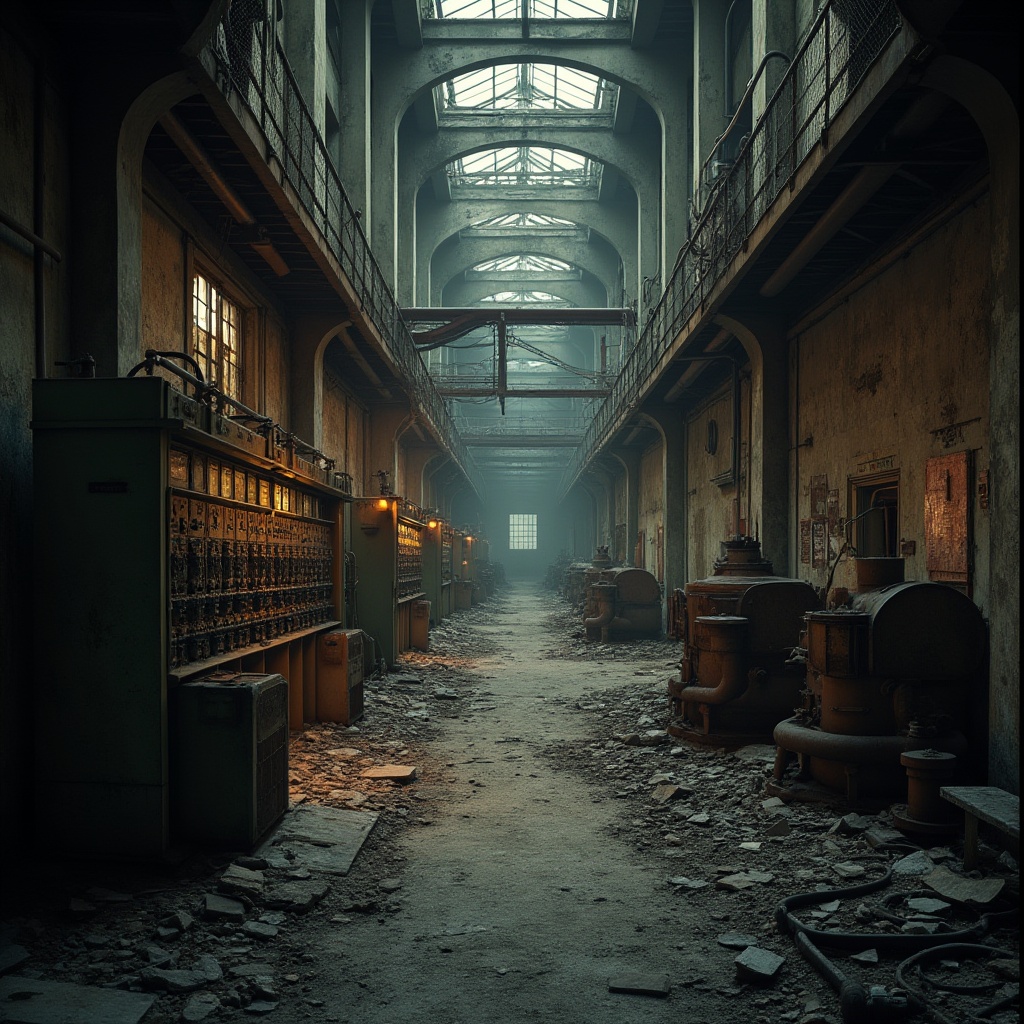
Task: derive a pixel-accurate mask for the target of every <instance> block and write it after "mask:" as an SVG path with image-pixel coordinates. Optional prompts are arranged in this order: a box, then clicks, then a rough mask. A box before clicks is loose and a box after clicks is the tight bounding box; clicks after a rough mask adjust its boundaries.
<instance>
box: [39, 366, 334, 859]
mask: <svg viewBox="0 0 1024 1024" xmlns="http://www.w3.org/2000/svg"><path fill="white" fill-rule="evenodd" d="M186 376H188V375H187V374H186ZM192 379H193V380H194V378H192ZM200 383H201V382H200ZM32 429H33V434H34V440H33V472H34V511H33V518H34V526H35V534H34V575H35V578H34V586H33V588H32V589H33V596H34V602H35V621H36V623H37V624H38V628H37V634H36V636H37V643H36V650H35V658H34V660H35V664H36V666H37V672H36V680H35V691H34V692H35V699H36V705H35V721H36V723H37V729H36V740H35V748H36V753H37V758H38V764H37V771H36V778H37V780H38V782H37V785H38V791H37V798H38V800H39V806H40V808H43V809H45V810H44V811H43V812H42V813H40V814H39V815H37V830H38V835H39V838H40V839H41V840H42V841H43V842H44V843H46V844H47V845H48V846H50V847H51V848H56V849H60V850H62V852H66V853H71V854H82V855H95V856H106V855H113V856H118V857H150V856H160V855H161V854H163V853H164V852H165V851H166V850H167V849H168V848H169V846H170V845H171V843H172V840H173V839H174V835H173V828H172V826H171V823H170V815H169V808H170V806H171V802H172V795H173V794H172V788H173V783H172V779H171V777H170V774H169V769H168V747H169V745H170V744H171V743H172V741H173V737H172V735H171V733H172V723H171V721H170V719H169V716H168V704H169V697H170V695H171V694H172V693H173V691H174V690H175V688H177V687H180V686H181V685H183V684H185V683H187V682H189V681H190V680H192V679H195V678H200V677H206V676H209V675H210V674H211V673H212V672H223V671H227V672H232V673H255V674H266V673H269V674H276V675H279V676H280V677H282V678H283V679H285V680H287V696H288V700H287V707H286V721H288V722H290V723H291V725H292V727H293V728H301V725H302V723H303V721H304V720H305V721H309V720H311V719H312V717H313V715H314V713H315V687H316V642H317V635H318V634H320V633H322V632H324V631H327V630H330V629H333V628H336V627H338V626H340V625H341V624H342V622H341V619H342V614H341V613H342V608H341V603H342V596H341V595H342V580H341V564H342V558H341V523H342V516H343V508H344V503H345V502H346V501H347V500H348V495H347V494H346V493H344V492H343V491H342V490H341V489H340V488H339V487H338V486H336V485H337V483H338V482H339V481H338V475H337V474H335V473H333V472H332V468H333V467H331V465H330V464H329V463H328V461H327V460H325V459H323V457H322V456H320V455H319V454H318V453H313V452H312V451H311V450H308V449H300V447H299V446H298V445H297V444H296V443H295V441H294V439H293V438H291V437H289V436H287V435H284V434H282V433H281V432H280V431H279V430H278V429H277V428H276V427H275V426H274V425H273V424H271V423H270V422H269V421H268V420H266V419H265V418H263V417H259V416H257V415H256V414H255V413H252V412H251V411H250V412H243V413H240V414H239V415H238V416H237V417H236V416H235V415H232V414H230V413H229V412H228V410H227V409H226V408H223V409H218V408H215V407H214V406H213V405H211V404H209V403H207V402H204V401H200V400H198V399H197V398H194V397H190V396H188V395H186V394H184V393H182V392H181V391H179V390H176V389H175V388H173V387H172V386H171V384H170V383H169V382H168V380H165V379H163V378H161V377H158V376H145V377H143V376H140V377H136V378H131V379H128V378H123V379H67V380H58V379H49V380H37V381H35V382H34V384H33V421H32ZM48 623H53V624H54V627H53V628H54V629H57V628H59V630H60V633H61V636H60V641H59V642H56V641H55V640H54V639H53V635H52V631H51V630H49V629H48V628H46V626H47V624H48ZM58 623H59V627H58V625H57V624H58ZM275 692H276V693H278V694H280V692H281V691H280V687H278V689H277V690H276V691H275ZM274 699H275V700H278V699H279V697H275V698H274ZM225 756H229V755H228V754H226V755H225ZM231 756H233V755H231ZM247 763H248V762H247ZM223 770H224V771H229V770H231V769H230V767H229V766H227V765H224V766H223Z"/></svg>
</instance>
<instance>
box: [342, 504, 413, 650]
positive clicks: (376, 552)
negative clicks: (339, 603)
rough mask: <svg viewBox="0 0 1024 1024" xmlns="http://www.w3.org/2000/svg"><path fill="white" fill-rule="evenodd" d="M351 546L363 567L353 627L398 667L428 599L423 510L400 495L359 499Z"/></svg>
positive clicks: (354, 509) (358, 564) (357, 562)
mask: <svg viewBox="0 0 1024 1024" xmlns="http://www.w3.org/2000/svg"><path fill="white" fill-rule="evenodd" d="M351 507H352V528H351V537H350V539H349V546H350V549H351V551H352V553H353V555H354V556H355V560H356V564H357V566H358V569H359V583H358V585H357V587H356V605H355V608H354V609H353V617H352V625H353V626H356V627H358V628H359V629H361V630H362V631H363V632H364V633H365V634H367V637H368V639H369V642H371V643H373V644H375V645H376V657H377V658H380V659H383V661H384V662H385V663H386V664H387V665H388V667H389V668H390V667H393V666H394V664H395V661H396V659H397V658H398V655H399V654H400V653H401V652H402V651H407V650H408V649H409V648H410V647H411V646H412V638H411V630H412V620H413V603H414V602H417V601H423V600H426V594H425V592H424V576H423V548H424V545H423V534H424V531H425V530H427V529H428V526H427V523H428V521H429V520H428V518H427V515H426V513H425V512H424V510H423V509H421V508H419V507H418V506H416V505H414V504H413V503H412V502H410V501H406V500H405V499H404V498H399V497H396V496H395V495H381V496H380V497H377V498H354V499H353V501H352V506H351Z"/></svg>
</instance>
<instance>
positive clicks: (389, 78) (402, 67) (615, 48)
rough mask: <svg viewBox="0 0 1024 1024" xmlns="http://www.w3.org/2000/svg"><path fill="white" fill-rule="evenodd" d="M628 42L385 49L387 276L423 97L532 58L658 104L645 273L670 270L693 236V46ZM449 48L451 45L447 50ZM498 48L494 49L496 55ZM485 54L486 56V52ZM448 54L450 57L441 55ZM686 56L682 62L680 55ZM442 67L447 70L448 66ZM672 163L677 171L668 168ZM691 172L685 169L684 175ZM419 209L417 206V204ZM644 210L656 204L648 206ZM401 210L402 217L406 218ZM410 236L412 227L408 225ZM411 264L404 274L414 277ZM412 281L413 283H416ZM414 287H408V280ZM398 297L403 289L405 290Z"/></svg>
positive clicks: (395, 260)
mask: <svg viewBox="0 0 1024 1024" xmlns="http://www.w3.org/2000/svg"><path fill="white" fill-rule="evenodd" d="M624 42H625V40H623V39H618V40H612V39H604V40H602V39H594V40H590V41H588V42H587V43H586V44H585V45H584V46H581V47H579V48H575V47H574V48H572V49H571V50H567V49H566V48H565V45H564V42H559V41H558V40H544V39H524V40H521V41H520V40H501V42H500V46H501V52H500V53H495V52H494V51H493V50H491V49H490V46H488V45H487V44H486V43H483V44H482V43H481V40H479V39H472V38H471V37H467V38H466V39H455V40H449V39H445V40H444V41H443V44H441V41H440V40H437V43H439V44H441V45H435V43H434V41H433V40H431V41H429V42H427V43H426V44H425V45H424V46H423V47H422V49H420V50H416V51H411V52H410V51H407V50H401V51H399V50H398V48H395V49H394V50H393V51H391V52H382V53H381V54H380V56H379V59H378V61H377V66H376V68H375V70H376V72H377V75H376V77H375V88H374V93H373V99H372V117H371V122H372V125H373V132H372V150H373V152H372V158H371V166H372V168H373V183H374V184H373V195H372V199H371V216H370V218H369V220H370V237H371V240H372V242H373V246H374V250H375V252H376V254H377V258H378V261H379V262H380V264H381V267H382V269H383V270H384V273H385V276H386V277H387V278H388V279H389V280H390V281H391V282H392V283H397V281H396V270H397V268H398V267H399V265H400V263H399V247H398V246H399V241H398V240H399V237H400V236H401V235H402V231H400V230H399V227H400V225H402V224H403V223H406V222H405V221H404V216H405V214H406V209H404V208H402V207H400V206H399V194H398V184H399V182H400V181H401V177H400V174H399V160H398V152H399V144H398V142H399V126H400V125H401V124H402V118H403V116H404V114H405V113H406V111H407V110H408V109H409V107H410V106H411V105H412V104H413V102H414V101H415V100H416V98H417V97H418V96H421V95H424V94H426V93H427V92H428V91H429V90H430V89H432V88H433V87H434V86H435V85H437V84H439V83H440V82H443V81H445V80H447V79H450V78H452V77H455V76H457V75H460V74H463V73H465V72H468V71H473V70H476V69H478V68H485V67H491V66H498V65H503V64H515V63H521V62H524V61H530V62H535V63H540V64H555V65H559V66H563V67H570V68H576V69H578V70H581V71H586V72H589V73H591V74H596V75H598V76H600V77H602V78H604V79H607V80H608V81H612V82H616V83H618V84H619V85H621V86H625V87H626V88H628V89H629V90H630V91H631V92H633V93H636V94H637V95H638V96H640V97H641V98H642V99H644V100H645V102H646V103H647V104H648V105H649V106H650V107H651V109H652V110H653V111H654V114H655V117H656V118H657V121H658V123H659V125H660V127H661V140H660V153H659V159H658V171H659V174H658V179H659V181H660V195H659V201H658V203H657V204H656V205H654V206H653V211H657V212H656V213H653V212H650V213H648V216H654V217H655V218H656V222H657V224H658V225H659V230H660V237H659V238H658V241H657V243H656V244H655V247H654V248H655V254H656V260H655V265H654V266H644V267H643V268H642V271H643V273H644V275H645V276H648V277H654V276H657V275H660V274H661V273H662V270H661V268H662V267H664V266H665V264H666V261H667V259H668V255H667V254H668V252H670V251H671V252H673V253H674V252H675V251H676V250H677V249H678V247H679V245H680V244H681V243H682V241H683V239H684V238H685V236H686V219H687V213H686V211H687V207H688V200H689V182H690V179H691V177H692V176H691V174H690V173H689V167H690V163H691V154H690V146H691V138H690V136H691V132H690V128H689V112H688V103H689V95H690V86H691V84H692V83H691V79H692V62H693V54H692V51H691V50H687V51H684V52H683V53H682V54H680V53H679V52H677V51H671V52H662V51H660V50H658V49H657V48H645V49H642V50H634V49H633V48H632V47H630V46H628V45H623V44H624ZM442 46H443V49H442ZM488 51H490V52H488ZM481 52H483V53H484V54H485V55H484V56H481ZM442 54H443V59H439V58H440V57H441V55H442ZM680 58H682V59H680ZM439 67H444V70H443V71H440V70H439ZM667 167H674V168H676V169H677V170H676V171H675V172H674V173H673V174H672V175H668V174H667V173H666V168H667ZM679 168H682V169H683V173H680V172H679V170H678V169H679ZM409 209H410V210H411V208H409ZM644 209H648V208H647V207H645V208H644ZM400 214H401V216H400ZM405 233H406V234H407V233H408V230H407V229H406V232H405ZM406 269H407V268H404V267H403V274H402V275H398V276H401V277H402V278H403V279H405V278H406V277H407V275H406V274H405V270H406ZM410 283H411V282H410ZM406 287H407V285H406ZM398 294H399V295H400V296H401V295H402V294H403V292H402V289H398Z"/></svg>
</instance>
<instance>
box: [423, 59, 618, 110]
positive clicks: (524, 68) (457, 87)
mask: <svg viewBox="0 0 1024 1024" xmlns="http://www.w3.org/2000/svg"><path fill="white" fill-rule="evenodd" d="M616 88H617V87H616V86H612V85H610V84H609V83H608V82H606V81H604V80H603V79H601V78H598V77H597V75H592V74H590V73H589V72H587V71H578V70H576V68H567V67H563V66H562V65H560V64H494V65H492V66H491V67H487V68H477V70H476V71H467V72H466V74H464V75H456V76H455V77H454V78H450V79H448V81H447V82H443V83H442V84H441V85H439V86H438V88H437V93H438V97H439V98H440V101H441V110H442V112H443V113H457V112H459V111H480V110H577V111H586V110H607V111H610V110H611V106H612V102H613V99H614V91H615V89H616Z"/></svg>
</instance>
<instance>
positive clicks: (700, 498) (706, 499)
mask: <svg viewBox="0 0 1024 1024" xmlns="http://www.w3.org/2000/svg"><path fill="white" fill-rule="evenodd" d="M749 393H750V389H749V386H747V387H745V388H744V389H743V391H742V393H741V399H740V412H741V415H740V428H741V432H742V431H743V430H744V429H745V424H746V422H747V419H746V416H745V415H744V413H745V410H746V409H747V408H749V401H748V397H749ZM712 422H713V423H714V427H713V428H712V427H711V426H710V425H711V424H712ZM709 430H710V433H709ZM712 434H714V435H716V440H715V441H714V442H712V441H711V435H712ZM732 435H733V415H732V387H731V385H728V384H727V385H725V386H724V388H723V389H722V390H721V391H719V392H718V393H717V394H716V395H714V396H712V398H710V399H709V400H708V401H707V402H705V403H704V404H703V405H702V406H701V407H699V408H698V409H696V410H695V411H694V412H693V413H692V414H691V415H690V416H689V417H688V418H687V430H686V459H687V474H686V479H687V482H688V490H687V492H686V506H687V514H688V515H689V531H688V551H687V565H688V566H689V578H690V579H691V580H701V579H704V578H706V577H707V576H710V575H711V571H712V567H713V565H714V561H715V559H716V558H717V557H718V555H719V551H720V545H721V543H722V541H724V540H726V539H727V538H729V537H731V536H732V535H733V534H735V533H736V530H737V526H736V519H737V511H738V510H737V506H736V500H737V487H736V484H735V483H731V482H730V483H722V484H719V483H715V480H716V479H717V480H723V481H724V479H725V478H726V477H728V475H729V470H730V468H731V467H732V451H733V444H732ZM741 440H742V433H741ZM709 446H710V447H713V448H714V451H713V452H712V451H709ZM741 451H743V452H746V446H742V447H741ZM739 512H740V516H741V517H742V516H743V515H744V514H745V510H743V509H740V510H739ZM745 525H746V524H745V523H741V524H740V526H741V527H743V526H745Z"/></svg>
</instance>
